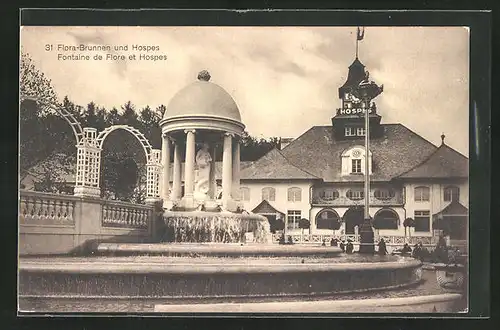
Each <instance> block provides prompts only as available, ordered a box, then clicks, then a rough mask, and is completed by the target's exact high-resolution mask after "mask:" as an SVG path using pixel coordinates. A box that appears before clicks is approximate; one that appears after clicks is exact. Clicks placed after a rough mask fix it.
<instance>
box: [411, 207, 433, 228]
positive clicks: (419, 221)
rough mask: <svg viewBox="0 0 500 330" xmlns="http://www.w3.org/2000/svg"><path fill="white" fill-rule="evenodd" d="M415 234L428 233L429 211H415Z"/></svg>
mask: <svg viewBox="0 0 500 330" xmlns="http://www.w3.org/2000/svg"><path fill="white" fill-rule="evenodd" d="M414 219H415V232H427V233H428V232H430V231H431V227H430V222H431V216H430V212H429V211H415V216H414Z"/></svg>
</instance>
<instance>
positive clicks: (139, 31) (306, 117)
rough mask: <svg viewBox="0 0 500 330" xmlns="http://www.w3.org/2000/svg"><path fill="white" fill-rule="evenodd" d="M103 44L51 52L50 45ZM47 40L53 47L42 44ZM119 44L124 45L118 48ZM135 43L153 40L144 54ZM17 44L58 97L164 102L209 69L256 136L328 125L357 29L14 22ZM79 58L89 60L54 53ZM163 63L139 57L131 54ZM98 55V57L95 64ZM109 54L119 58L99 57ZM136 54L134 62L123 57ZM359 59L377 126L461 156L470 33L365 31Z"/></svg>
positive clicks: (117, 103)
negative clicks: (378, 90)
mask: <svg viewBox="0 0 500 330" xmlns="http://www.w3.org/2000/svg"><path fill="white" fill-rule="evenodd" d="M80 44H83V45H87V46H93V45H104V46H110V47H111V48H112V49H111V51H59V50H58V45H64V46H78V45H80ZM47 45H52V50H46V46H47ZM119 45H127V46H128V50H127V51H125V50H114V49H113V47H114V46H119ZM132 45H139V46H151V47H149V48H151V49H152V48H155V49H153V50H151V51H149V52H146V51H141V50H132ZM21 47H22V49H23V51H24V52H27V53H29V54H30V56H31V57H32V59H33V61H34V63H35V65H36V66H37V68H38V69H40V70H41V71H42V72H43V73H44V74H45V75H46V76H47V77H48V78H50V79H51V80H52V85H53V87H54V89H55V92H56V93H57V95H58V96H59V98H60V99H62V98H63V97H64V96H66V95H67V96H68V97H69V99H70V100H72V101H73V102H75V103H76V104H79V105H82V106H85V105H86V104H88V103H89V102H91V101H93V102H95V103H96V104H97V105H98V106H103V107H105V108H106V109H111V108H112V107H116V108H118V109H119V108H120V107H121V105H123V104H124V103H126V102H127V101H131V102H132V103H133V104H134V105H135V106H136V108H138V109H141V108H143V107H145V106H146V105H149V106H150V107H151V108H156V107H157V106H158V105H160V104H163V105H165V106H167V111H168V103H169V101H170V100H171V99H172V97H173V96H174V95H175V93H176V92H178V91H179V90H180V89H182V88H183V87H185V86H186V85H188V84H190V83H192V82H194V81H196V77H197V74H198V72H199V71H201V70H208V71H209V72H210V75H211V80H210V81H211V82H214V83H216V84H218V85H220V86H222V87H223V88H224V89H225V90H226V91H227V92H228V93H229V94H230V95H231V96H232V97H233V98H234V100H235V101H236V103H237V105H238V107H239V109H240V113H241V117H242V121H243V123H244V124H245V125H246V127H247V131H248V132H249V133H250V134H251V135H253V136H256V137H264V138H267V137H274V136H278V137H294V138H295V137H298V136H299V135H301V134H302V133H304V132H305V131H307V130H308V129H309V128H311V127H312V126H315V125H331V117H332V116H334V114H335V112H336V109H337V108H338V107H340V100H339V98H338V88H339V87H340V86H341V85H342V84H343V83H344V82H345V80H346V77H347V73H348V67H349V65H350V64H351V63H352V62H353V60H354V58H355V48H356V27H33V26H30V27H21ZM72 53H73V54H85V55H89V56H90V60H88V61H86V60H62V59H61V58H60V57H59V54H61V55H70V54H72ZM141 53H142V54H147V55H155V56H158V57H159V56H166V60H161V59H159V60H156V61H152V60H139V59H138V56H139V54H141ZM97 54H100V55H102V56H103V57H104V58H103V59H102V60H94V59H93V57H94V55H97ZM106 54H112V55H125V57H126V59H125V60H106V59H105V56H106ZM133 54H135V55H136V60H132V59H129V58H128V57H129V55H133ZM359 59H360V61H361V62H362V63H363V64H364V65H365V66H366V69H367V70H368V71H369V72H370V79H371V80H374V81H375V82H376V83H378V84H383V85H384V92H383V93H382V94H381V95H380V96H379V97H377V98H376V99H375V102H376V103H377V112H378V113H379V114H380V115H381V116H382V123H401V124H403V125H405V126H406V127H408V128H410V129H411V130H413V131H414V132H416V133H418V134H420V135H421V136H423V137H424V138H426V139H427V140H429V141H430V142H432V143H434V144H435V145H439V144H441V138H440V136H441V134H443V133H444V134H445V136H446V139H445V142H446V143H447V144H448V145H449V146H451V147H452V148H455V149H456V150H457V151H459V152H461V153H462V154H464V155H468V154H469V151H468V150H469V134H468V132H469V128H468V125H469V122H468V121H469V31H468V29H467V28H464V27H366V28H365V35H364V39H363V40H362V41H360V42H359Z"/></svg>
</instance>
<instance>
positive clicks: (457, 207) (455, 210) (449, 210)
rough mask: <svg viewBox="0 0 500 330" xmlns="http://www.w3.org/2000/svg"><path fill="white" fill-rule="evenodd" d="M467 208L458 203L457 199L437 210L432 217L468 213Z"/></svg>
mask: <svg viewBox="0 0 500 330" xmlns="http://www.w3.org/2000/svg"><path fill="white" fill-rule="evenodd" d="M468 214H469V210H468V209H467V208H466V207H465V206H463V205H462V204H460V202H459V201H457V200H454V201H452V202H451V203H450V204H448V206H446V207H445V208H444V209H442V210H441V211H439V212H438V213H436V214H434V215H433V217H436V218H442V217H443V216H448V217H450V216H462V215H468Z"/></svg>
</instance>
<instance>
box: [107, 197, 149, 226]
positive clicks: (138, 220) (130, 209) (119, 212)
mask: <svg viewBox="0 0 500 330" xmlns="http://www.w3.org/2000/svg"><path fill="white" fill-rule="evenodd" d="M152 213H153V209H152V208H151V207H150V206H146V205H138V204H130V203H123V202H118V201H106V203H105V204H103V208H102V226H103V227H121V228H144V229H146V228H148V223H149V219H151V216H152Z"/></svg>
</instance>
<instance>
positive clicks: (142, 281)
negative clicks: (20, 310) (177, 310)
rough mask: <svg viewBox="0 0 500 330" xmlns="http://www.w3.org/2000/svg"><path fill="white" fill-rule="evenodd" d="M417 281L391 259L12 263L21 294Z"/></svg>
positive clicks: (268, 291) (334, 288) (417, 265)
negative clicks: (15, 266)
mask: <svg viewBox="0 0 500 330" xmlns="http://www.w3.org/2000/svg"><path fill="white" fill-rule="evenodd" d="M356 258H358V259H359V260H357V261H356ZM367 260H371V262H370V261H367ZM420 280H421V262H420V261H417V260H415V259H411V258H401V257H394V256H385V257H377V256H371V257H370V258H367V257H365V256H361V255H350V256H346V259H343V257H338V258H302V257H293V258H262V257H261V258H241V259H240V258H217V257H199V258H176V257H151V256H143V257H87V258H50V259H49V258H43V259H42V258H39V259H33V260H29V259H22V260H21V261H20V265H19V292H20V295H21V296H23V297H41V296H46V297H54V296H55V297H79V298H83V297H88V298H95V297H108V298H125V299H133V298H147V297H150V298H151V297H154V298H165V299H174V300H182V299H193V298H202V297H203V298H205V299H215V300H217V299H220V298H230V297H240V298H241V297H246V298H252V297H282V296H314V295H331V294H341V293H352V292H365V291H373V290H382V289H393V288H400V287H405V286H409V285H412V284H415V283H419V281H420Z"/></svg>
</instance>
